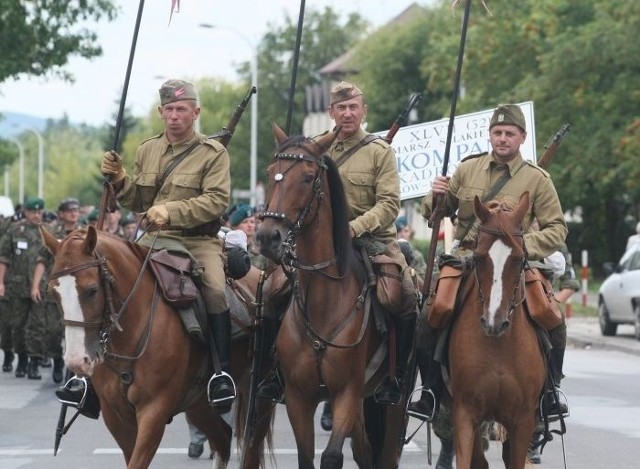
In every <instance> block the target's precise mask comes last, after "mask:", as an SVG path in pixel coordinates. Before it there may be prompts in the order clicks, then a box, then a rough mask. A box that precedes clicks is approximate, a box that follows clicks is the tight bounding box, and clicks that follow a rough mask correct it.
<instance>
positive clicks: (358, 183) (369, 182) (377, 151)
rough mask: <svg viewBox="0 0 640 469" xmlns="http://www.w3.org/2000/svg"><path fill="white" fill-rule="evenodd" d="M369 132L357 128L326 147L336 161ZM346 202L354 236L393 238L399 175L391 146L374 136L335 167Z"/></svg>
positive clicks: (398, 206) (397, 205)
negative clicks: (349, 135) (367, 235)
mask: <svg viewBox="0 0 640 469" xmlns="http://www.w3.org/2000/svg"><path fill="white" fill-rule="evenodd" d="M366 135H368V133H367V132H366V131H364V130H363V129H360V130H359V131H358V132H357V133H356V134H355V135H354V136H352V137H350V138H348V139H346V140H336V141H335V142H333V145H331V148H330V149H329V152H328V153H329V155H330V156H331V158H332V159H333V160H334V161H335V160H337V159H338V158H340V156H341V155H342V154H343V153H344V152H345V151H347V150H349V149H350V148H351V147H353V146H354V145H356V144H357V143H358V142H360V141H361V140H362V139H363V138H364V137H365V136H366ZM338 171H339V173H340V178H341V179H342V184H343V185H344V189H345V193H346V196H347V201H348V204H349V224H350V225H351V227H352V228H353V231H354V232H355V234H356V237H359V236H362V235H363V234H365V233H370V234H371V235H373V237H374V238H375V239H377V240H379V241H382V242H384V243H385V244H386V243H388V242H390V241H391V240H395V238H396V232H397V230H396V227H395V221H396V218H398V212H399V210H400V178H399V176H398V162H397V159H396V155H395V153H394V151H393V149H392V148H391V147H390V146H389V144H388V143H387V142H385V141H384V140H382V139H376V140H374V141H372V142H370V143H368V144H367V145H365V146H363V147H362V148H360V149H358V150H357V151H356V152H355V153H354V154H353V155H351V156H350V157H349V158H348V159H347V160H346V162H344V164H342V165H341V166H340V168H339V169H338Z"/></svg>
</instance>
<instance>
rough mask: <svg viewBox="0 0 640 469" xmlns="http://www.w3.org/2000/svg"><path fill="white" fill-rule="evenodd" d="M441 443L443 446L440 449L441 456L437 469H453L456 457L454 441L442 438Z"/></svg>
mask: <svg viewBox="0 0 640 469" xmlns="http://www.w3.org/2000/svg"><path fill="white" fill-rule="evenodd" d="M440 443H442V446H441V447H440V456H438V462H437V463H436V469H453V456H455V451H454V449H453V440H443V439H442V438H440Z"/></svg>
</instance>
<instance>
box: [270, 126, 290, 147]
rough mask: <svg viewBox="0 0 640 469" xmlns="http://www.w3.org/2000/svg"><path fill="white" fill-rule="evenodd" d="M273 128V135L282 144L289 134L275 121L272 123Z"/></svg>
mask: <svg viewBox="0 0 640 469" xmlns="http://www.w3.org/2000/svg"><path fill="white" fill-rule="evenodd" d="M271 128H272V129H273V136H274V137H275V138H276V143H277V144H278V145H282V143H283V142H284V141H285V140H286V139H288V138H289V137H288V136H287V134H285V133H284V130H282V129H281V128H280V127H278V124H276V123H275V122H274V123H272V124H271Z"/></svg>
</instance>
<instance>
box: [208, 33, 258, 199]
mask: <svg viewBox="0 0 640 469" xmlns="http://www.w3.org/2000/svg"><path fill="white" fill-rule="evenodd" d="M200 27H201V28H205V29H221V30H226V31H231V32H232V33H234V34H236V35H237V36H239V37H240V38H241V39H242V40H243V41H244V42H245V44H247V45H248V46H249V49H250V50H251V62H250V63H251V84H252V85H253V86H255V87H256V89H258V48H257V46H256V45H254V43H253V42H252V41H251V40H250V39H249V38H248V37H247V36H246V35H245V34H243V33H241V32H240V31H238V30H237V29H234V28H229V27H227V26H217V25H215V24H210V23H200ZM258 95H259V94H256V95H255V96H253V97H252V98H251V150H250V152H251V153H250V156H249V158H250V159H249V161H250V181H249V186H250V187H249V189H250V193H251V201H250V204H251V206H252V207H255V204H256V186H257V184H258Z"/></svg>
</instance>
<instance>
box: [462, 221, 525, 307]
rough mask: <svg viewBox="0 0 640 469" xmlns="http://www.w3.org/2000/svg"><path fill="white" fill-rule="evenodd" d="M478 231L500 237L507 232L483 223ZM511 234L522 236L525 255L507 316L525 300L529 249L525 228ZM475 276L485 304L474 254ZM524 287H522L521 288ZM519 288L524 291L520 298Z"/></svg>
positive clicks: (479, 292)
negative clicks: (525, 270)
mask: <svg viewBox="0 0 640 469" xmlns="http://www.w3.org/2000/svg"><path fill="white" fill-rule="evenodd" d="M478 231H482V232H483V233H488V234H492V235H494V236H498V237H501V238H502V237H504V235H505V233H504V232H502V231H500V230H494V229H491V228H487V227H484V226H482V225H478ZM510 234H511V235H512V236H515V237H517V238H522V249H523V251H524V256H523V260H522V264H521V266H520V275H519V279H518V281H517V282H516V283H515V285H514V287H513V291H512V292H511V298H510V299H509V312H508V313H507V317H510V316H511V315H512V314H513V312H514V311H515V309H516V308H517V307H518V306H519V305H521V304H522V303H523V302H524V300H525V295H524V268H525V265H526V259H527V249H526V245H525V243H524V231H523V230H514V231H511V232H510ZM473 271H474V276H475V280H476V285H477V286H478V298H479V300H480V303H481V304H482V305H483V307H484V305H485V304H486V303H485V298H484V295H483V294H482V288H480V279H479V278H478V269H477V268H476V267H475V255H474V269H473ZM520 287H522V288H520ZM518 289H520V290H521V291H522V292H523V293H522V297H521V298H520V300H517V296H518Z"/></svg>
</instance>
